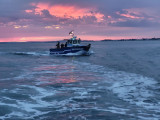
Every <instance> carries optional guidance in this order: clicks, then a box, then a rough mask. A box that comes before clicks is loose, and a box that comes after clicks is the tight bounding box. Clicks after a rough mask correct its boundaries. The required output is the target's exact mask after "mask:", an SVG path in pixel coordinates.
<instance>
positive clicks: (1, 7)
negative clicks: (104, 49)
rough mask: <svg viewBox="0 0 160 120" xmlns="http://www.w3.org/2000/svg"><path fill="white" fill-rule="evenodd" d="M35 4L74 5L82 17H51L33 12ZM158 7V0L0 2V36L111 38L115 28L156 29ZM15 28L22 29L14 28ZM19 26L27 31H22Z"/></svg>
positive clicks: (159, 16) (43, 11)
mask: <svg viewBox="0 0 160 120" xmlns="http://www.w3.org/2000/svg"><path fill="white" fill-rule="evenodd" d="M38 3H44V4H48V5H49V6H53V5H54V6H55V5H61V6H75V8H77V9H79V10H80V12H84V13H85V15H84V16H82V15H80V16H79V17H77V16H76V17H73V16H68V17H60V16H56V15H55V14H53V13H54V12H55V11H53V13H51V11H50V10H48V9H46V8H45V7H44V8H43V9H41V10H40V12H41V14H40V13H36V11H35V10H36V8H37V6H36V5H38ZM159 4H160V1H159V0H0V27H1V28H0V31H3V35H1V36H0V37H5V36H9V34H8V32H7V31H8V30H10V32H11V36H12V35H13V36H14V34H15V33H17V34H18V35H19V34H22V33H23V34H25V35H26V36H29V35H32V36H34V35H40V34H41V33H42V31H43V30H45V32H43V33H44V35H52V33H53V31H54V33H55V35H56V34H61V33H60V31H63V32H64V31H65V30H69V29H72V28H76V29H79V30H80V31H81V32H83V31H86V33H88V34H91V35H92V34H93V35H96V34H97V35H105V34H112V33H113V34H114V35H115V34H118V32H120V31H118V32H117V30H116V29H115V28H116V27H117V28H119V27H121V28H123V27H124V28H125V27H130V28H133V30H135V28H146V27H151V28H156V30H157V28H158V27H159V26H160V14H159V12H160V7H159ZM26 10H28V12H26ZM64 11H65V10H64ZM86 12H87V13H86ZM70 14H72V13H70ZM77 14H80V13H77ZM102 18H103V20H101V19H102ZM15 25H20V26H22V27H21V29H14V26H15ZM54 25H59V26H60V30H58V29H47V30H46V29H45V27H46V26H51V27H53V26H54ZM23 26H28V28H25V29H22V28H23ZM101 27H103V29H102V28H101ZM4 28H5V30H4ZM84 29H85V30H84ZM109 29H110V30H109ZM87 30H88V31H91V32H87ZM157 31H158V30H157ZM123 32H124V31H123ZM132 32H133V31H132ZM5 33H6V34H5Z"/></svg>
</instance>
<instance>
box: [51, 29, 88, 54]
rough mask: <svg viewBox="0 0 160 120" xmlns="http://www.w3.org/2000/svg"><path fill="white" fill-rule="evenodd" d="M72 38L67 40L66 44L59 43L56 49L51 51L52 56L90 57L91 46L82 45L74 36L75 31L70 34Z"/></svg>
mask: <svg viewBox="0 0 160 120" xmlns="http://www.w3.org/2000/svg"><path fill="white" fill-rule="evenodd" d="M69 35H71V36H72V37H71V38H70V39H65V40H66V43H65V44H63V43H62V44H60V42H58V43H57V45H56V48H51V49H50V54H51V55H61V56H77V55H90V48H91V44H88V45H81V39H80V38H79V39H78V38H77V36H74V34H73V31H71V32H69Z"/></svg>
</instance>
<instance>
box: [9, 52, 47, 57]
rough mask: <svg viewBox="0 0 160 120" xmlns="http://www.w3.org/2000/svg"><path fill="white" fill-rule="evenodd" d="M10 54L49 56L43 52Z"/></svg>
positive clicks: (14, 53)
mask: <svg viewBox="0 0 160 120" xmlns="http://www.w3.org/2000/svg"><path fill="white" fill-rule="evenodd" d="M10 54H13V55H29V56H49V52H48V51H44V52H13V53H12V52H11V53H10Z"/></svg>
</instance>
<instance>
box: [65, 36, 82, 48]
mask: <svg viewBox="0 0 160 120" xmlns="http://www.w3.org/2000/svg"><path fill="white" fill-rule="evenodd" d="M80 43H81V40H80V38H79V39H77V37H76V36H74V37H72V38H71V39H68V40H67V46H80Z"/></svg>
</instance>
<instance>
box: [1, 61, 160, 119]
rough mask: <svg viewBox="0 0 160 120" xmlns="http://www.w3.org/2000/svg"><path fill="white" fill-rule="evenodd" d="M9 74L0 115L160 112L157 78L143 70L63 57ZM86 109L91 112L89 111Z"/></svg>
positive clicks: (135, 115) (131, 115) (151, 115)
mask: <svg viewBox="0 0 160 120" xmlns="http://www.w3.org/2000/svg"><path fill="white" fill-rule="evenodd" d="M84 68H85V69H84ZM11 79H12V83H11V84H12V85H13V84H14V83H16V87H15V88H12V89H3V90H2V91H0V95H1V98H0V107H1V108H4V109H7V110H8V111H7V110H6V113H4V115H3V116H1V117H0V119H4V118H5V119H7V118H15V119H18V118H20V117H22V116H23V118H24V119H48V116H51V117H53V116H54V118H55V119H56V118H57V119H58V118H61V119H64V114H65V115H68V114H69V115H68V116H67V117H68V118H66V119H76V118H75V116H79V118H83V119H87V116H88V117H89V118H91V119H92V118H94V117H97V116H101V117H102V118H106V116H105V115H108V114H116V115H115V116H116V117H115V118H117V115H118V116H122V117H123V116H124V115H127V118H136V119H146V120H147V119H153V118H154V119H157V120H158V118H160V115H159V114H157V113H159V111H160V103H159V100H158V99H156V96H157V95H158V96H159V91H156V90H157V89H158V88H159V87H158V86H157V82H156V81H155V80H154V79H152V78H148V77H144V76H142V75H137V74H134V73H127V72H123V71H115V70H112V69H109V68H105V67H103V66H99V65H93V64H90V63H83V62H78V61H72V62H70V63H69V61H68V60H64V59H63V61H57V63H55V64H47V65H38V66H36V67H33V68H30V69H28V70H26V71H24V73H22V74H21V75H19V76H17V77H15V78H11ZM13 81H14V82H13ZM14 85H15V84H14ZM132 107H134V110H136V111H132ZM8 108H11V109H10V110H9V109H8ZM81 111H83V114H81ZM91 112H96V114H95V115H93V114H90V115H89V114H88V113H91ZM71 113H72V114H71ZM1 114H2V113H1ZM113 116H114V115H113Z"/></svg>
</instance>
